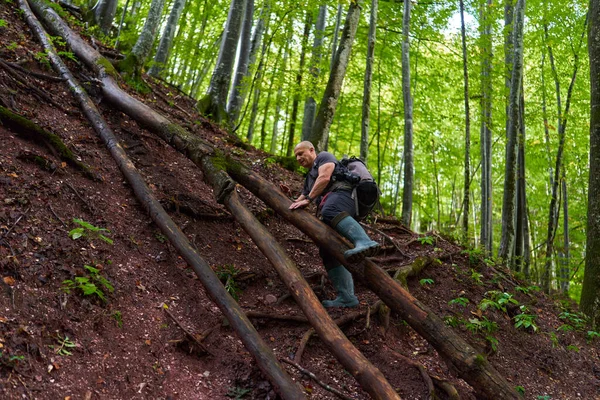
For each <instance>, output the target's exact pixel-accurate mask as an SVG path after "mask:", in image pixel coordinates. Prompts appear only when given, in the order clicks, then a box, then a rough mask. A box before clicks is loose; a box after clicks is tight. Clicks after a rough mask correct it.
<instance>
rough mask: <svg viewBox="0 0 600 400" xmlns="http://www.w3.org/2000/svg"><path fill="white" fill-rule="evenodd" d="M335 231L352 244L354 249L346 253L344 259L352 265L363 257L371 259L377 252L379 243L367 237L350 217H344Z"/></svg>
mask: <svg viewBox="0 0 600 400" xmlns="http://www.w3.org/2000/svg"><path fill="white" fill-rule="evenodd" d="M335 230H336V231H338V233H340V234H341V235H343V236H344V237H345V238H346V239H348V240H350V241H351V242H352V243H353V244H354V248H353V249H350V250H348V251H346V252H345V253H344V257H345V258H346V260H347V261H348V262H351V263H353V264H355V263H359V262H361V261H362V260H363V258H365V257H373V256H375V255H376V254H377V252H378V251H379V243H377V242H376V241H374V240H371V238H370V237H369V236H368V235H367V233H366V232H365V230H364V229H363V228H362V226H360V224H359V223H358V222H357V221H356V220H355V219H354V218H352V217H351V216H349V215H348V216H346V217H345V218H343V219H342V220H341V221H339V222H338V223H337V225H335Z"/></svg>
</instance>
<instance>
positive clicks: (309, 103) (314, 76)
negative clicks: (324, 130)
mask: <svg viewBox="0 0 600 400" xmlns="http://www.w3.org/2000/svg"><path fill="white" fill-rule="evenodd" d="M326 19H327V6H325V5H321V6H320V7H319V15H318V16H317V22H316V23H315V35H314V36H315V37H314V41H313V53H312V58H311V65H310V78H311V79H310V82H309V84H308V97H307V98H306V102H305V103H304V117H303V119H302V140H308V138H309V137H310V133H311V131H312V128H313V124H314V122H315V113H316V111H317V102H316V100H315V97H314V96H315V94H316V92H317V87H318V83H319V82H318V81H319V74H320V72H321V59H322V58H323V36H325V20H326Z"/></svg>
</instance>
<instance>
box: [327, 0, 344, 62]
mask: <svg viewBox="0 0 600 400" xmlns="http://www.w3.org/2000/svg"><path fill="white" fill-rule="evenodd" d="M342 11H343V7H342V3H341V2H340V3H339V4H338V6H337V13H336V15H335V27H334V28H333V40H332V41H331V60H330V61H329V72H330V73H331V70H332V69H333V61H334V60H335V53H336V52H337V47H338V36H339V33H340V25H341V23H342Z"/></svg>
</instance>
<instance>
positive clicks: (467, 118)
mask: <svg viewBox="0 0 600 400" xmlns="http://www.w3.org/2000/svg"><path fill="white" fill-rule="evenodd" d="M460 32H461V39H462V57H463V76H464V85H465V184H464V192H463V193H464V194H463V203H464V207H463V208H464V210H465V212H464V215H463V237H464V238H465V240H467V239H468V238H469V192H470V184H471V171H470V169H471V115H470V111H469V69H468V64H467V34H466V32H465V5H464V1H463V0H460Z"/></svg>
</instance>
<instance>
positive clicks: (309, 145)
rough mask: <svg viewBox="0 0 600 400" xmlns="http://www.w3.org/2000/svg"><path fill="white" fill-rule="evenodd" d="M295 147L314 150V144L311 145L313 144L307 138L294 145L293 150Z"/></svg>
mask: <svg viewBox="0 0 600 400" xmlns="http://www.w3.org/2000/svg"><path fill="white" fill-rule="evenodd" d="M297 149H308V150H310V149H313V150H314V149H315V146H313V144H312V143H311V142H309V141H308V140H305V141H303V142H300V143H298V144H297V145H296V147H294V152H295V151H296V150H297Z"/></svg>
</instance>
